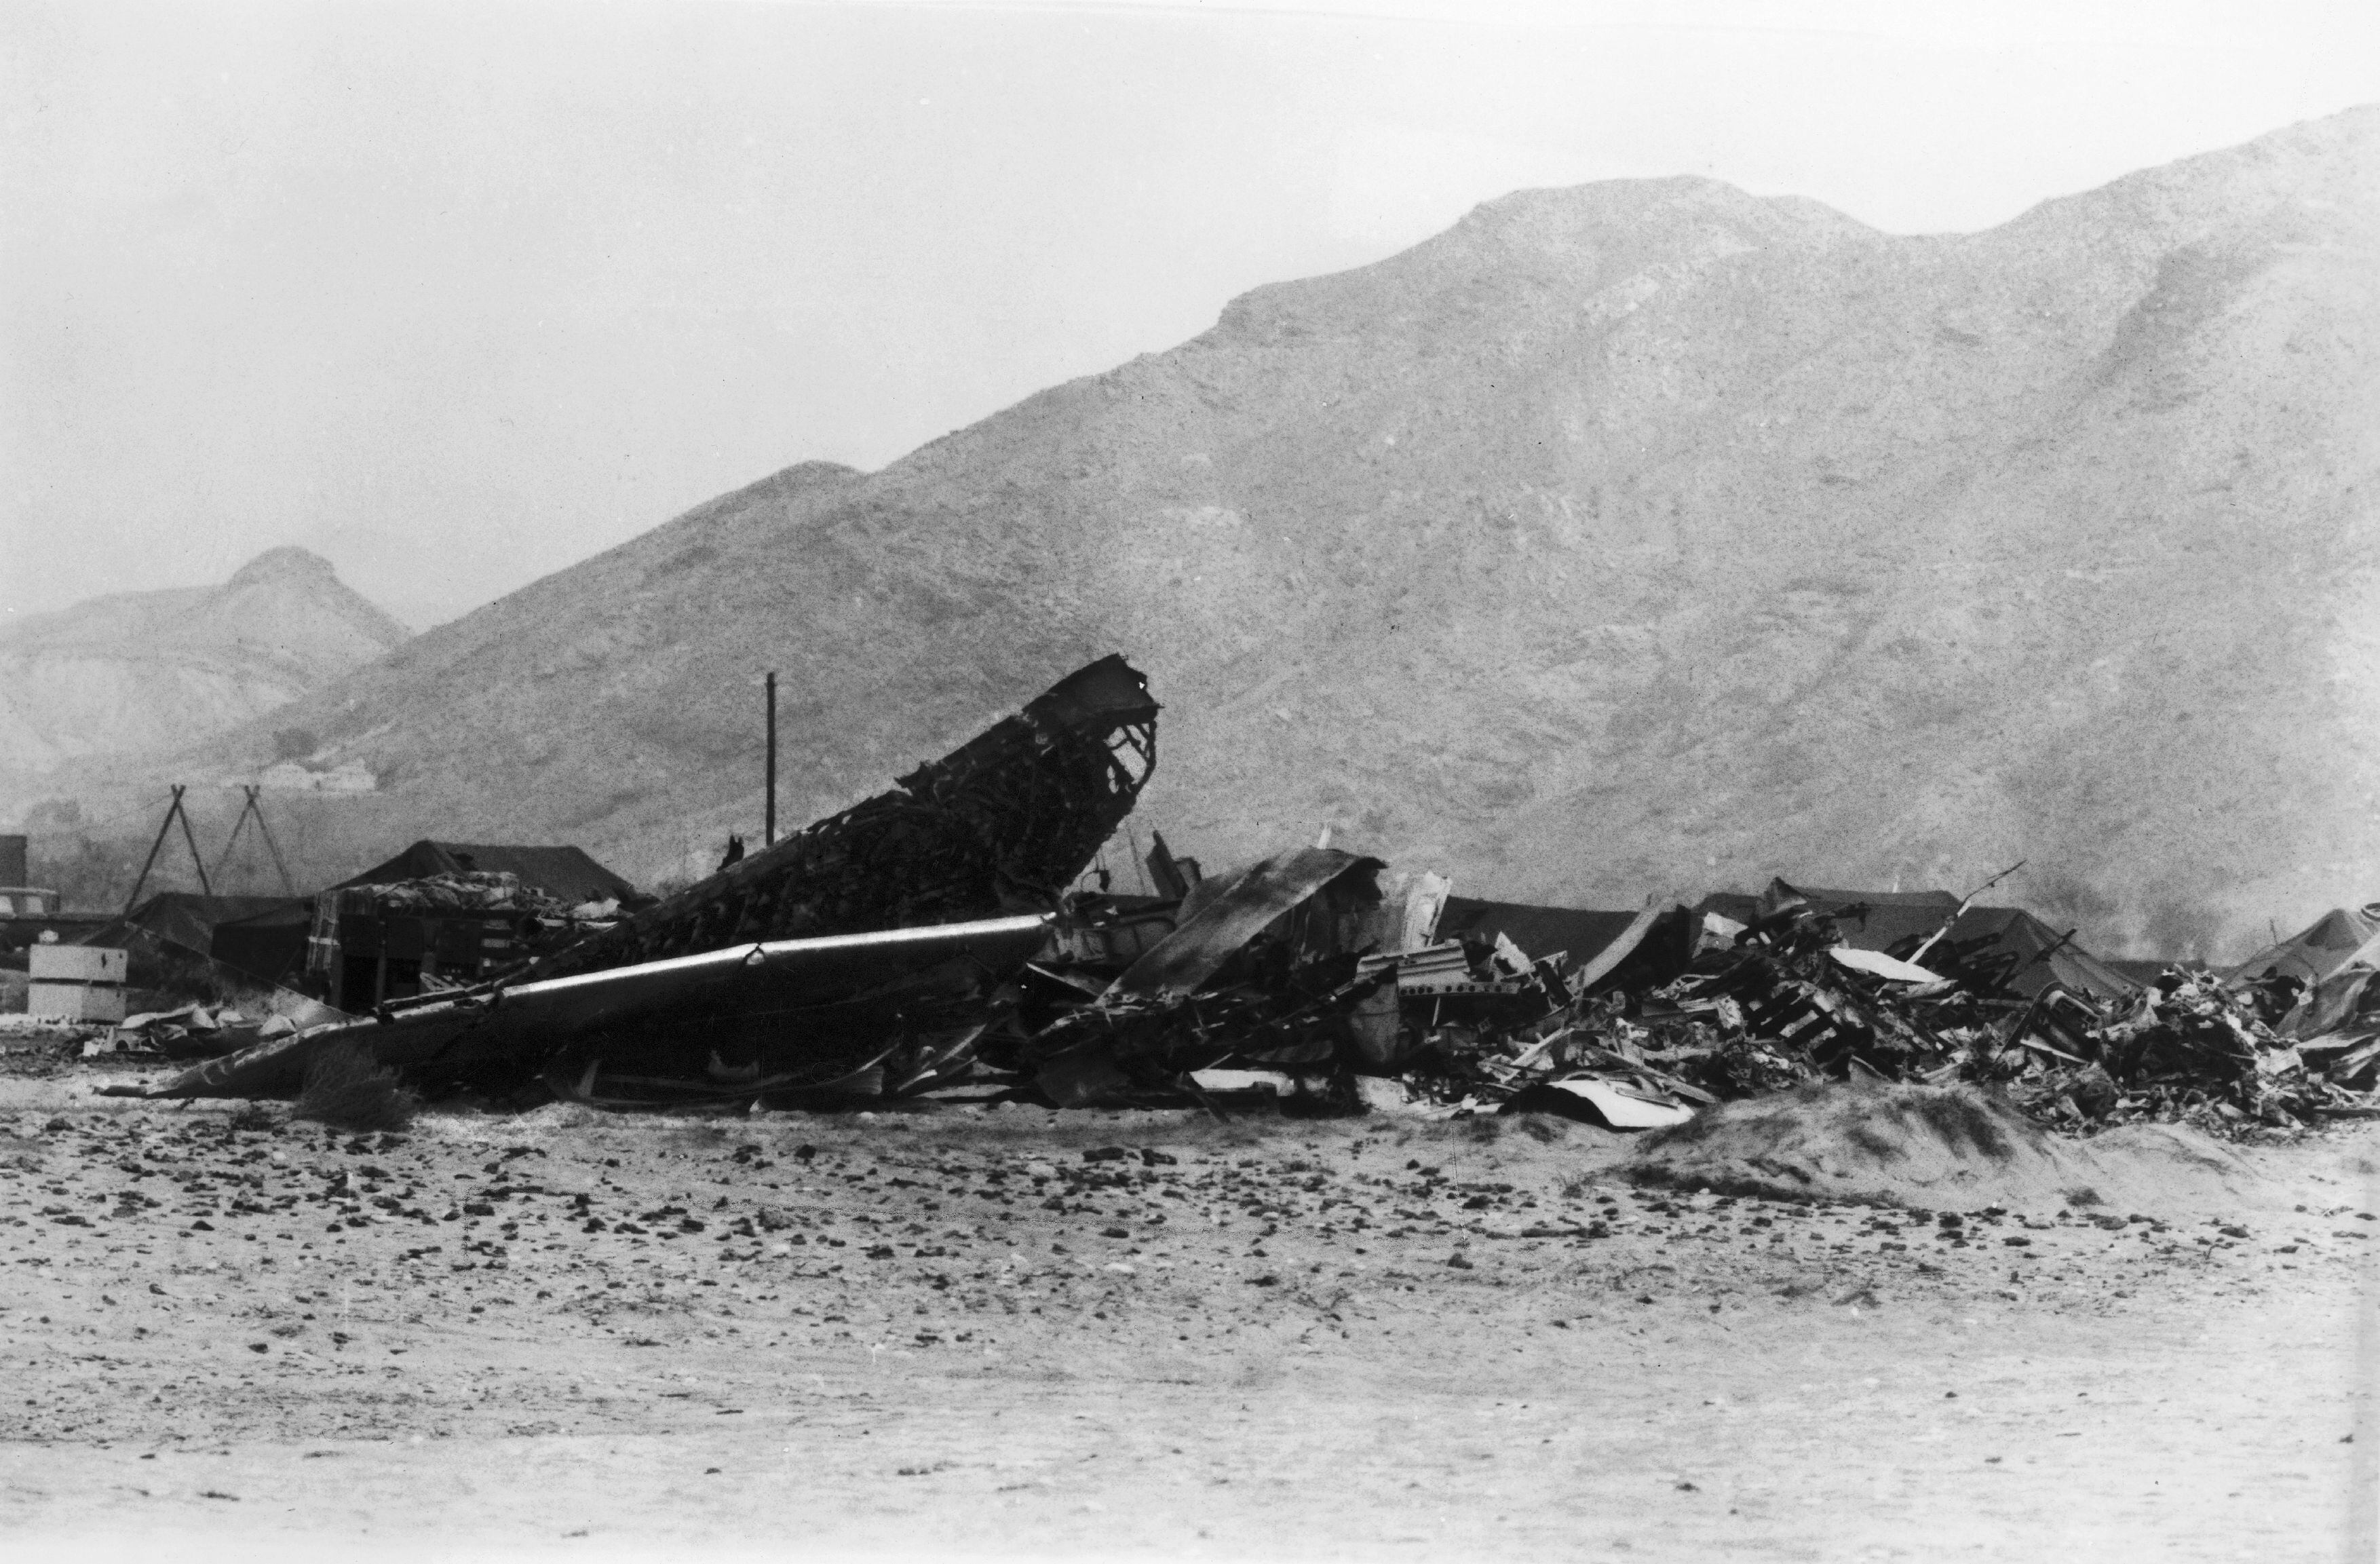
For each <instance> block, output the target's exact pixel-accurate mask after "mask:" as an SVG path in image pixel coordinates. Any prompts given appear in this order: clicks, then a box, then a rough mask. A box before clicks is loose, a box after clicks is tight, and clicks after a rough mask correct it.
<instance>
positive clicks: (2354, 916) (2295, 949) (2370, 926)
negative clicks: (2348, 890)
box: [2224, 902, 2380, 987]
mask: <svg viewBox="0 0 2380 1564" xmlns="http://www.w3.org/2000/svg"><path fill="white" fill-rule="evenodd" d="M2374 939H2380V902H2366V903H2363V905H2362V906H2360V907H2333V908H2332V909H2331V910H2330V911H2328V912H2326V913H2325V914H2323V915H2322V916H2320V917H2318V918H2316V919H2314V920H2313V922H2312V923H2311V924H2308V925H2307V926H2306V927H2303V928H2301V929H2300V930H2298V931H2297V932H2296V933H2295V934H2292V935H2290V936H2289V938H2288V939H2286V940H2281V941H2280V942H2279V943H2277V944H2273V945H2267V946H2266V947H2265V949H2263V950H2261V951H2258V952H2256V953H2255V954H2254V955H2253V956H2250V957H2249V958H2248V959H2247V960H2246V961H2243V962H2241V963H2240V964H2239V965H2238V966H2235V967H2233V968H2231V969H2230V970H2229V971H2228V972H2227V973H2225V974H2224V976H2226V977H2234V978H2240V977H2294V978H2296V979H2297V980H2298V981H2299V982H2301V983H2304V984H2306V985H2307V986H2309V987H2311V986H2313V984H2316V983H2319V982H2321V981H2322V980H2323V979H2324V978H2325V977H2327V976H2330V975H2331V974H2332V973H2334V972H2336V971H2338V969H2339V968H2340V967H2343V966H2345V965H2347V964H2349V963H2350V962H2351V961H2353V960H2354V959H2355V958H2356V955H2357V952H2361V951H2362V950H2364V949H2365V948H2366V947H2367V946H2370V945H2371V944H2372V942H2373V940H2374Z"/></svg>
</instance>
